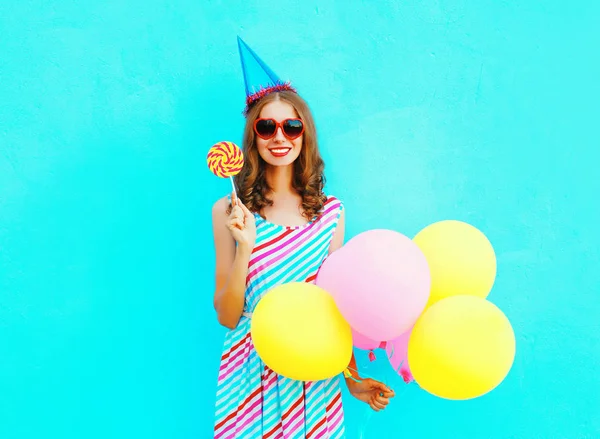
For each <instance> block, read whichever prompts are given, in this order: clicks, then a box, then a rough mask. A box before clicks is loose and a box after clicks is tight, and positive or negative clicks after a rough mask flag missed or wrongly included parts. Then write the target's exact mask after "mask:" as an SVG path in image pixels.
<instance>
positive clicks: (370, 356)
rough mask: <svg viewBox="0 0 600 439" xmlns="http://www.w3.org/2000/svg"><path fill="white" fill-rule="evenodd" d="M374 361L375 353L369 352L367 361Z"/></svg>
mask: <svg viewBox="0 0 600 439" xmlns="http://www.w3.org/2000/svg"><path fill="white" fill-rule="evenodd" d="M375 359H376V357H375V352H373V351H371V352H369V360H371V361H375Z"/></svg>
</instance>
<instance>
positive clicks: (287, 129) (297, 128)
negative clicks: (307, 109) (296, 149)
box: [283, 119, 304, 139]
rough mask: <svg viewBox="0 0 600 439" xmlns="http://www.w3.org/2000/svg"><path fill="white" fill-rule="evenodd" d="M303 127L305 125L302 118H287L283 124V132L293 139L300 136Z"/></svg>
mask: <svg viewBox="0 0 600 439" xmlns="http://www.w3.org/2000/svg"><path fill="white" fill-rule="evenodd" d="M303 129H304V125H302V121H301V120H300V119H291V120H287V121H286V122H285V123H284V124H283V132H284V133H285V135H286V136H288V137H291V138H292V139H294V138H296V137H298V136H300V134H302V130H303Z"/></svg>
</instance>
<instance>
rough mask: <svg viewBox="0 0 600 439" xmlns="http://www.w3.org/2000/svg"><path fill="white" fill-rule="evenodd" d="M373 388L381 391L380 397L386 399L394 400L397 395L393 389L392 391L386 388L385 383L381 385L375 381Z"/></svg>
mask: <svg viewBox="0 0 600 439" xmlns="http://www.w3.org/2000/svg"><path fill="white" fill-rule="evenodd" d="M373 387H374V388H375V389H377V390H379V391H380V395H381V396H383V397H385V398H393V397H394V396H396V394H395V393H394V391H393V390H392V389H390V388H389V387H388V386H386V385H385V384H383V383H380V382H379V381H374V382H373Z"/></svg>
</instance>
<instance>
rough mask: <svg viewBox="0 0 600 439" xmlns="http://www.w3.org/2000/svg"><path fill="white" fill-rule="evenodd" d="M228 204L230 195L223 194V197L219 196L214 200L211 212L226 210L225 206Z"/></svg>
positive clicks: (227, 206)
mask: <svg viewBox="0 0 600 439" xmlns="http://www.w3.org/2000/svg"><path fill="white" fill-rule="evenodd" d="M229 204H231V201H230V195H225V196H224V197H221V198H219V199H218V200H217V201H215V203H214V204H213V207H212V209H213V212H214V211H215V210H216V211H219V212H222V211H224V210H227V208H229Z"/></svg>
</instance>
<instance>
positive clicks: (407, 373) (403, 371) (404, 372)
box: [400, 369, 414, 384]
mask: <svg viewBox="0 0 600 439" xmlns="http://www.w3.org/2000/svg"><path fill="white" fill-rule="evenodd" d="M400 375H402V379H403V380H404V382H405V383H406V384H408V383H411V382H412V381H414V378H413V376H412V373H410V371H409V370H408V369H401V370H400Z"/></svg>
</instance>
